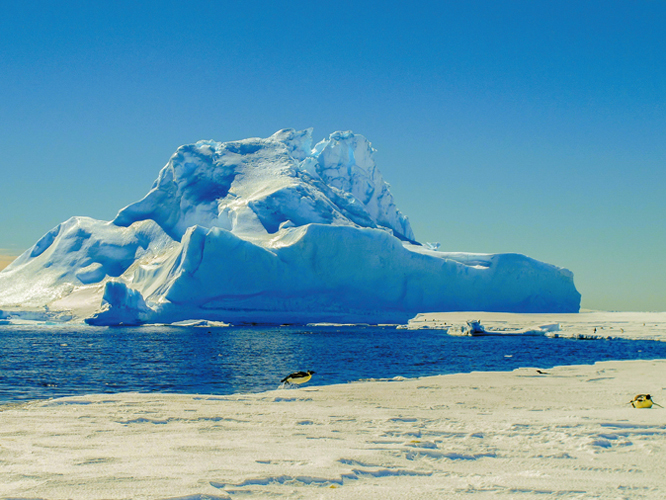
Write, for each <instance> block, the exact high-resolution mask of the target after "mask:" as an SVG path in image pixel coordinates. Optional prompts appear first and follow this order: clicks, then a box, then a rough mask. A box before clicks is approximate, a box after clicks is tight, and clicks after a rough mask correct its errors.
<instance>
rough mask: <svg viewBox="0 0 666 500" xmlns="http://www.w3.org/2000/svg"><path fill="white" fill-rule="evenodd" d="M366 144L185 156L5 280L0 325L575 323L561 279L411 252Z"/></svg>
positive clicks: (340, 140) (194, 147) (556, 271)
mask: <svg viewBox="0 0 666 500" xmlns="http://www.w3.org/2000/svg"><path fill="white" fill-rule="evenodd" d="M373 153H374V149H373V148H372V147H371V145H370V143H369V142H368V141H367V140H366V139H365V137H363V136H361V135H358V134H353V133H351V132H335V133H333V134H331V135H330V137H329V138H328V139H325V140H323V141H321V142H319V143H317V144H316V145H314V147H313V146H312V131H311V129H308V130H304V131H295V130H291V129H285V130H281V131H279V132H277V133H275V134H274V135H272V136H271V137H268V138H266V139H259V138H252V139H245V140H241V141H232V142H226V143H220V142H214V141H199V142H197V143H196V144H191V145H185V146H181V147H180V148H178V150H177V151H176V152H175V154H174V155H173V156H172V157H171V159H170V160H169V162H168V163H167V164H166V166H165V167H164V168H163V169H162V170H161V171H160V173H159V176H158V178H157V180H156V181H155V183H154V185H153V186H152V189H151V190H150V191H149V192H148V194H147V195H146V196H145V197H144V198H143V199H142V200H140V201H138V202H136V203H133V204H131V205H129V206H127V207H125V208H123V209H122V210H120V212H119V213H118V215H117V216H116V218H115V219H114V220H113V221H111V222H105V221H98V220H94V219H90V218H87V217H73V218H71V219H69V220H67V221H65V222H63V223H62V224H60V225H58V226H57V227H55V228H54V229H52V230H51V231H49V232H48V233H47V234H46V235H44V236H43V237H42V238H41V239H40V240H39V241H38V242H37V243H36V244H35V245H34V246H33V247H32V248H30V249H28V250H27V251H26V252H25V253H24V254H23V255H21V256H20V257H19V258H18V259H17V260H16V261H14V262H13V263H12V264H11V265H10V266H8V267H7V268H6V269H5V270H4V271H2V272H1V273H0V309H3V310H4V317H8V318H11V317H12V316H14V317H17V316H20V315H21V314H32V315H33V317H34V316H35V315H38V316H39V317H40V318H42V319H51V320H69V319H83V318H85V319H86V321H87V322H88V323H90V324H95V325H113V324H142V323H158V322H159V323H171V322H176V321H183V320H190V319H206V320H211V321H224V322H230V323H235V324H239V323H305V322H313V321H331V322H345V323H349V322H371V323H377V322H405V321H406V320H407V319H409V318H410V317H412V316H414V315H415V314H416V313H418V312H424V311H464V310H469V311H506V312H578V309H579V305H580V294H579V293H578V292H577V291H576V288H575V287H574V284H573V275H572V273H571V272H570V271H568V270H566V269H562V268H559V267H556V266H552V265H549V264H545V263H542V262H539V261H536V260H534V259H531V258H529V257H526V256H524V255H519V254H497V255H492V254H464V253H445V252H439V251H435V250H433V247H432V246H429V247H427V248H426V247H424V246H422V245H420V244H419V243H417V242H416V241H415V237H414V234H413V232H412V229H411V227H410V225H409V221H408V220H407V218H406V217H405V216H404V215H403V214H402V213H401V212H400V211H399V210H398V208H397V207H396V205H395V202H394V200H393V196H392V195H391V192H390V191H389V187H388V185H387V184H386V182H384V179H383V178H382V175H381V173H380V172H379V170H378V169H377V167H376V165H375V162H374V160H373Z"/></svg>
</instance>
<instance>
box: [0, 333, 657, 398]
mask: <svg viewBox="0 0 666 500" xmlns="http://www.w3.org/2000/svg"><path fill="white" fill-rule="evenodd" d="M657 358H666V342H655V341H637V340H587V341H583V340H571V339H561V338H558V339H553V338H547V337H538V336H537V337H452V336H449V335H447V334H446V333H444V332H440V331H433V330H415V331H409V330H395V329H393V328H379V327H328V326H327V327H307V328H303V327H253V328H193V327H139V328H125V327H116V328H94V327H86V326H57V327H48V328H47V327H26V326H1V327H0V401H18V400H24V399H37V398H51V397H58V396H66V395H75V394H87V393H102V392H127V391H139V392H151V391H161V392H178V393H201V394H231V393H237V392H259V391H264V390H269V389H275V388H276V387H278V385H279V381H280V379H281V378H282V377H284V376H285V375H287V374H289V373H291V372H293V371H297V370H308V369H310V370H314V371H316V372H317V374H316V375H315V376H314V377H313V378H312V380H311V382H309V385H324V384H335V383H345V382H349V381H354V380H359V379H365V378H392V377H395V376H403V377H419V376H427V375H439V374H446V373H457V372H470V371H484V370H490V371H496V370H512V369H514V368H518V367H524V366H533V367H540V368H550V367H552V366H555V365H564V364H592V363H594V362H596V361H605V360H622V359H657Z"/></svg>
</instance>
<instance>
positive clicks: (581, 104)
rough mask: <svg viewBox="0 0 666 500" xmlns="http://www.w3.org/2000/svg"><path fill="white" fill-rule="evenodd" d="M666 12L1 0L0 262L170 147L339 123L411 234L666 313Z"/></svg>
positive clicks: (133, 191)
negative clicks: (551, 267) (373, 168)
mask: <svg viewBox="0 0 666 500" xmlns="http://www.w3.org/2000/svg"><path fill="white" fill-rule="evenodd" d="M665 27H666V2H665V1H663V0H626V1H613V0H604V1H586V2H580V1H562V0H557V1H541V0H540V1H533V0H526V1H510V0H507V1H495V0H487V1H464V2H459V1H436V2H435V1H433V2H418V1H416V2H395V3H391V2H386V1H384V2H363V1H355V2H342V3H339V2H301V1H293V0H292V1H291V2H286V3H285V2H268V1H254V2H222V1H220V2H213V1H210V2H205V1H187V2H169V1H161V2H135V1H112V2H108V1H107V2H94V1H80V2H72V1H70V2H67V1H64V2H59V1H42V2H35V1H30V0H27V1H24V2H1V3H0V148H1V151H2V155H1V156H0V161H1V162H2V170H1V172H2V174H1V177H0V209H1V210H0V254H6V255H16V254H18V253H20V252H22V251H23V250H25V249H26V248H28V247H30V246H31V245H32V244H33V243H35V241H37V239H38V238H39V237H40V236H41V235H42V234H44V233H45V232H47V231H48V230H49V229H51V228H52V227H53V226H55V225H56V224H58V223H59V222H61V221H63V220H65V219H67V218H69V217H70V216H72V215H87V216H91V217H95V218H99V219H103V220H109V219H111V218H113V217H114V216H115V214H116V212H117V211H118V209H120V208H121V207H123V206H125V205H127V204H129V203H131V202H133V201H135V200H138V199H139V198H141V197H142V196H143V195H144V194H145V193H146V192H147V191H148V189H149V188H150V185H151V184H152V182H153V180H154V179H155V178H156V176H157V173H158V171H159V169H160V168H161V167H162V166H163V165H164V164H165V163H166V161H167V160H168V158H169V156H170V155H171V154H172V153H173V152H174V150H175V149H176V148H177V147H178V146H179V145H181V144H185V143H190V142H194V141H197V140H199V139H215V140H219V141H226V140H234V139H242V138H245V137H257V136H258V137H266V136H268V135H270V134H272V133H273V132H275V131H276V130H278V129H281V128H286V127H293V128H297V129H302V128H306V127H310V126H312V127H314V128H315V137H316V138H317V139H321V138H323V137H324V136H327V135H328V134H329V133H331V132H333V131H335V130H353V131H354V132H357V133H360V134H363V135H365V136H366V137H367V138H368V139H369V140H370V141H372V143H373V145H374V147H375V148H377V150H378V153H377V155H376V160H377V163H378V165H379V168H380V169H381V171H382V173H383V174H384V177H385V179H386V180H387V181H388V182H389V183H390V184H391V185H392V191H393V193H394V195H395V197H396V200H397V204H398V206H399V207H400V209H401V210H402V211H403V213H405V214H406V215H407V216H408V217H409V218H410V221H411V223H412V226H413V228H414V231H415V233H416V236H417V239H419V240H421V241H439V242H441V244H442V246H441V248H442V249H443V250H450V251H468V252H519V253H524V254H527V255H529V256H531V257H534V258H537V259H539V260H543V261H546V262H549V263H552V264H556V265H558V266H562V267H566V268H568V269H571V270H572V271H573V272H574V274H575V282H576V285H577V287H578V289H579V291H580V292H581V293H582V295H583V302H582V306H583V307H584V308H591V309H606V310H660V311H664V310H666V198H665V196H666V34H665V31H664V29H665Z"/></svg>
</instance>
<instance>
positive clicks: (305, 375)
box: [280, 370, 315, 384]
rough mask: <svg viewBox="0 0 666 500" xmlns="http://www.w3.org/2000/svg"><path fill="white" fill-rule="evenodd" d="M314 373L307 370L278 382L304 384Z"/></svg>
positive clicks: (292, 374)
mask: <svg viewBox="0 0 666 500" xmlns="http://www.w3.org/2000/svg"><path fill="white" fill-rule="evenodd" d="M314 373H315V372H313V371H312V370H308V371H306V372H296V373H291V374H289V375H287V376H286V377H285V378H283V379H282V380H280V382H282V383H283V384H304V383H305V382H307V381H308V380H310V379H311V378H312V375H314Z"/></svg>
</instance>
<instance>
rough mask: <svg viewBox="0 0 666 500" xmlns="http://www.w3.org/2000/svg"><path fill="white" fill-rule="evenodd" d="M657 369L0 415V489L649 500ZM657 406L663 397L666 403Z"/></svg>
mask: <svg viewBox="0 0 666 500" xmlns="http://www.w3.org/2000/svg"><path fill="white" fill-rule="evenodd" d="M665 370H666V360H655V361H623V362H603V363H597V364H595V365H593V366H563V367H555V368H552V369H548V370H544V371H546V372H547V373H546V374H539V373H538V372H537V371H536V367H526V368H520V369H517V370H514V371H512V372H500V373H497V372H495V373H489V372H474V373H471V374H456V375H445V376H437V377H427V378H421V379H410V380H404V379H403V380H399V379H396V380H391V381H373V382H360V383H351V384H341V385H332V386H320V387H307V386H305V387H302V388H298V389H293V390H275V391H270V392H265V393H261V394H237V395H231V396H206V395H172V394H137V393H128V394H114V395H109V394H106V395H90V396H82V397H72V398H63V399H56V400H51V401H36V402H30V403H26V404H23V405H13V406H5V407H3V408H2V410H3V411H1V412H0V429H1V432H2V441H1V446H0V462H1V463H2V464H3V467H2V468H1V469H0V496H2V497H20V498H49V499H53V500H58V499H66V498H77V499H98V498H108V499H121V498H133V499H166V498H189V499H203V498H247V497H250V498H267V497H278V498H279V497H287V498H336V499H352V498H370V499H374V498H376V499H380V498H381V499H384V498H407V497H411V498H454V497H455V498H460V497H462V498H466V497H473V498H475V499H477V498H480V499H485V498H493V499H495V498H507V499H514V498H518V499H521V498H525V499H531V498H540V499H541V498H558V499H561V498H632V499H635V498H649V499H658V498H659V499H660V498H663V497H664V491H666V478H665V477H664V475H663V471H664V469H665V467H666V426H665V425H664V421H665V420H664V416H665V415H666V413H664V412H666V410H664V409H661V408H657V407H653V408H652V409H634V408H632V407H631V406H630V405H629V404H628V402H629V401H630V400H631V399H632V398H633V396H634V395H635V394H637V393H650V394H652V396H653V399H654V400H655V401H656V402H658V403H662V404H664V403H666V384H665V383H664V378H663V375H664V373H666V371H665ZM664 406H666V404H664Z"/></svg>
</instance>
